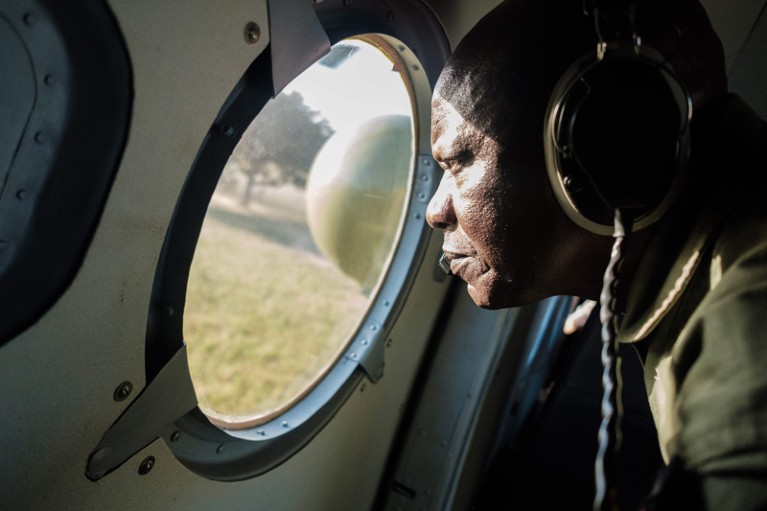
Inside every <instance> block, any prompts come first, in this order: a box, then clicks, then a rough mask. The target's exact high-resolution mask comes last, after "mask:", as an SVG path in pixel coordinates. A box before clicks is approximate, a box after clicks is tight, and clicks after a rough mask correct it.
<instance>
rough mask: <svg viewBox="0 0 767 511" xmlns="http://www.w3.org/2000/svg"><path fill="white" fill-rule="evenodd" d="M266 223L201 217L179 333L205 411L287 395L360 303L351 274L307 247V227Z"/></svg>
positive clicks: (255, 406)
mask: <svg viewBox="0 0 767 511" xmlns="http://www.w3.org/2000/svg"><path fill="white" fill-rule="evenodd" d="M265 225H266V224H264V219H263V218H256V217H247V216H243V215H232V214H223V213H217V214H212V215H211V214H209V215H208V217H207V218H206V220H205V224H204V225H203V229H202V233H201V235H200V241H199V243H198V246H197V249H196V252H195V257H194V261H193V263H192V269H191V272H190V277H189V285H188V290H187V301H186V306H185V311H184V336H185V340H186V342H187V350H188V354H189V366H190V371H191V374H192V379H193V381H194V384H195V390H196V392H197V396H198V399H199V402H200V405H201V407H202V408H203V410H206V411H208V412H210V411H214V412H216V413H217V414H220V415H227V416H239V417H244V416H253V415H260V414H264V413H268V412H269V411H271V410H273V409H275V408H278V407H280V406H282V405H284V404H286V403H287V402H289V401H290V400H291V399H293V398H294V397H295V396H296V395H298V394H299V393H300V392H301V391H302V390H303V389H305V388H306V386H307V385H309V384H310V383H311V382H312V381H314V380H315V379H316V378H317V375H318V374H320V373H321V371H322V370H323V369H324V368H325V367H326V366H327V365H328V364H329V363H331V362H332V361H334V360H335V358H336V356H337V355H338V354H339V350H340V349H341V348H342V346H343V345H344V344H345V342H346V341H347V340H348V339H349V335H350V334H351V333H352V332H353V329H354V328H355V327H356V325H357V323H358V321H359V320H360V318H361V316H362V314H363V312H364V310H365V308H366V305H367V301H368V298H367V296H366V295H364V294H363V293H362V291H361V289H360V286H359V285H358V284H357V283H356V282H355V281H354V280H352V279H350V278H349V277H347V276H345V275H343V274H342V273H340V272H339V271H338V270H336V269H335V268H334V267H333V266H332V265H330V264H329V263H327V262H326V261H324V260H323V259H321V258H320V257H319V256H317V255H316V254H315V253H313V251H312V250H307V248H306V237H305V236H304V238H303V239H302V240H298V239H293V240H291V239H290V238H291V236H294V234H293V233H292V232H291V231H289V230H287V229H286V230H285V231H281V230H280V229H279V226H278V225H275V224H274V223H270V224H268V228H265V227H264V226H265ZM307 233H308V231H307ZM293 242H295V243H293ZM291 243H292V244H291ZM302 245H303V246H302Z"/></svg>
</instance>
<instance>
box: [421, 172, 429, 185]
mask: <svg viewBox="0 0 767 511" xmlns="http://www.w3.org/2000/svg"><path fill="white" fill-rule="evenodd" d="M428 180H429V175H428V174H424V175H423V176H421V181H423V182H424V183H425V182H426V181H428Z"/></svg>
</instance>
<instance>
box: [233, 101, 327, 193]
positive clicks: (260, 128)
mask: <svg viewBox="0 0 767 511" xmlns="http://www.w3.org/2000/svg"><path fill="white" fill-rule="evenodd" d="M333 133H334V131H333V128H331V127H330V124H329V123H328V121H327V119H325V118H324V117H322V116H321V115H320V114H319V113H318V112H316V111H314V110H311V109H310V108H309V107H308V106H306V104H304V98H303V96H302V95H301V94H300V93H299V92H295V91H294V92H291V93H289V94H280V95H278V96H277V97H276V98H274V99H273V100H271V101H270V102H269V103H267V105H266V106H265V107H264V108H263V110H261V113H259V114H258V116H257V117H256V118H255V119H254V120H253V122H252V123H251V124H250V126H248V129H247V130H245V133H244V134H243V136H242V139H241V140H240V143H239V144H237V147H235V149H234V152H233V153H232V160H231V161H233V162H234V163H235V164H236V166H237V167H238V168H239V170H240V172H242V173H243V174H244V175H245V177H246V184H245V191H244V193H243V197H242V202H243V204H244V205H247V204H248V203H249V202H250V200H251V198H252V195H253V188H254V187H255V186H256V185H260V186H280V185H285V184H293V185H295V186H298V187H301V188H303V187H305V186H306V179H307V176H308V174H309V169H310V168H311V165H312V162H313V161H314V157H315V156H316V155H317V152H318V151H319V150H320V148H322V146H323V144H324V143H325V141H326V140H327V139H328V138H329V137H330V136H331V135H332V134H333Z"/></svg>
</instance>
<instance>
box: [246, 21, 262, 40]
mask: <svg viewBox="0 0 767 511" xmlns="http://www.w3.org/2000/svg"><path fill="white" fill-rule="evenodd" d="M259 39H261V27H259V26H258V25H257V24H256V22H254V21H249V22H248V23H247V24H246V25H245V42H246V43H248V44H256V43H257V42H258V40H259Z"/></svg>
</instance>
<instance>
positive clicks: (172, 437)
mask: <svg viewBox="0 0 767 511" xmlns="http://www.w3.org/2000/svg"><path fill="white" fill-rule="evenodd" d="M179 438H181V431H178V430H176V431H174V432H173V433H171V435H170V441H171V442H178V439H179Z"/></svg>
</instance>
